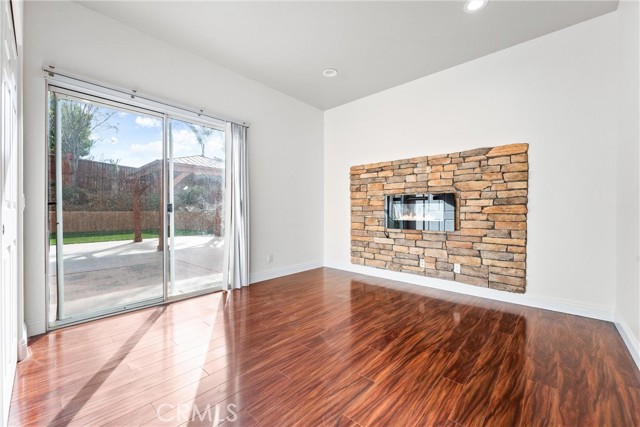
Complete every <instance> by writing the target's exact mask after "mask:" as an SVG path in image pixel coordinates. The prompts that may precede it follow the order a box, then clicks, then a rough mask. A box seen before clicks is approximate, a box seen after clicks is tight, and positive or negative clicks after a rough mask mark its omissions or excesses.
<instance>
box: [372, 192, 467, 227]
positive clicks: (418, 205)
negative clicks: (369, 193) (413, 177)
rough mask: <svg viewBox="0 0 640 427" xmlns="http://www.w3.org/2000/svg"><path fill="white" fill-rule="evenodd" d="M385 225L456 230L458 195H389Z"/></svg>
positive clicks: (385, 212) (386, 203)
mask: <svg viewBox="0 0 640 427" xmlns="http://www.w3.org/2000/svg"><path fill="white" fill-rule="evenodd" d="M384 214H385V227H386V228H389V229H401V230H425V231H454V230H455V224H456V196H455V194H454V193H443V194H397V195H387V196H386V197H385V211H384Z"/></svg>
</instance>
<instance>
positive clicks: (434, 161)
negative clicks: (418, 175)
mask: <svg viewBox="0 0 640 427" xmlns="http://www.w3.org/2000/svg"><path fill="white" fill-rule="evenodd" d="M427 162H428V163H429V166H434V165H446V164H448V163H451V159H450V158H449V157H435V158H434V157H432V156H429V160H427Z"/></svg>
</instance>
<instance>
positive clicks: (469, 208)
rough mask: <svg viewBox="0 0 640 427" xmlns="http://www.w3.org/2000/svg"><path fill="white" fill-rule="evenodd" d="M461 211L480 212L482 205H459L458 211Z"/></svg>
mask: <svg viewBox="0 0 640 427" xmlns="http://www.w3.org/2000/svg"><path fill="white" fill-rule="evenodd" d="M462 212H482V206H460V213H462Z"/></svg>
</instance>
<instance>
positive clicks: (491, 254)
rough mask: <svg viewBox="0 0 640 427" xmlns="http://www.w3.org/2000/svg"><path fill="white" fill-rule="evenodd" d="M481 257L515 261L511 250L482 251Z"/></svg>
mask: <svg viewBox="0 0 640 427" xmlns="http://www.w3.org/2000/svg"><path fill="white" fill-rule="evenodd" d="M481 258H482V259H483V260H485V259H495V260H499V261H513V254H512V253H509V252H495V251H482V256H481Z"/></svg>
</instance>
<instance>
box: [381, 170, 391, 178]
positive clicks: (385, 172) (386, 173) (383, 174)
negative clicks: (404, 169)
mask: <svg viewBox="0 0 640 427" xmlns="http://www.w3.org/2000/svg"><path fill="white" fill-rule="evenodd" d="M378 176H382V177H384V176H393V171H392V170H386V171H381V172H378Z"/></svg>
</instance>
